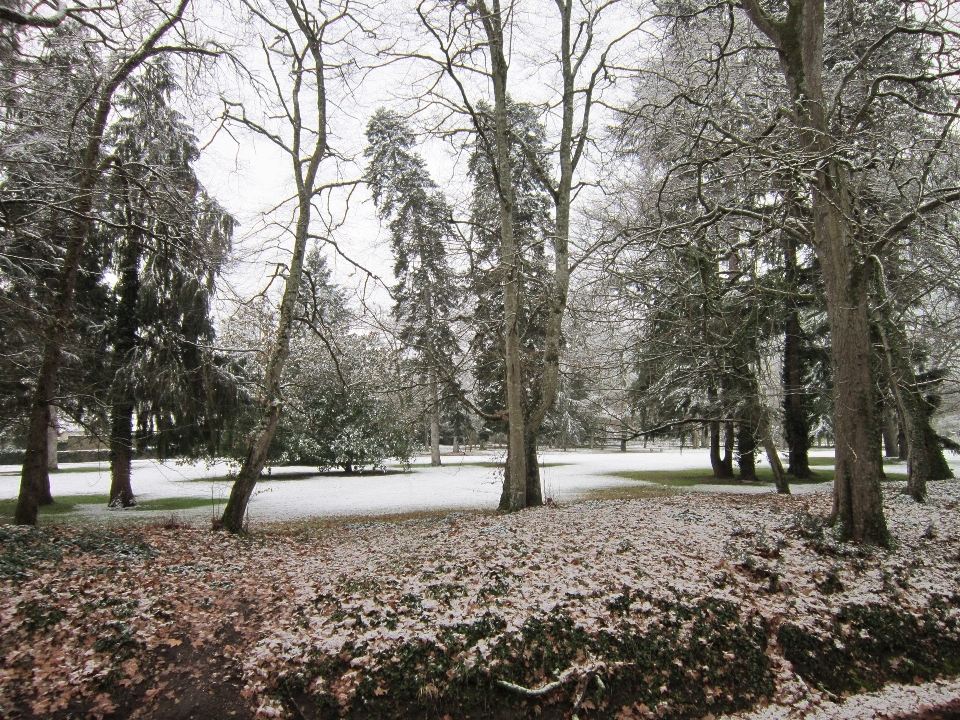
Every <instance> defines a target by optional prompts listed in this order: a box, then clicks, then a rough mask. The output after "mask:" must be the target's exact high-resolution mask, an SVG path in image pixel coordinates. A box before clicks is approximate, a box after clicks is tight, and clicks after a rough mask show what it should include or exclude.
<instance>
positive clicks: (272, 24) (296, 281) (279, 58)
mask: <svg viewBox="0 0 960 720" xmlns="http://www.w3.org/2000/svg"><path fill="white" fill-rule="evenodd" d="M244 7H245V8H246V10H247V11H248V12H249V14H250V17H251V18H252V19H253V20H255V21H257V22H258V23H262V24H263V26H264V27H265V28H266V29H267V31H268V32H269V33H270V34H272V35H273V39H272V40H271V41H270V42H268V41H267V40H266V39H263V40H262V52H263V62H264V63H265V65H266V67H267V70H268V77H269V81H268V84H266V85H265V87H264V88H263V91H264V94H265V95H267V94H268V95H269V100H268V103H269V104H270V105H271V106H272V107H273V109H274V110H275V111H276V114H275V116H274V117H276V118H279V122H278V123H271V119H270V117H269V115H272V111H268V113H267V114H268V117H267V118H266V119H264V120H260V119H258V118H256V117H252V116H251V115H249V114H248V113H247V112H246V109H245V107H244V106H243V105H242V104H237V103H228V104H227V106H226V115H227V117H228V119H229V120H231V121H232V122H235V123H237V124H239V125H241V126H243V127H245V128H247V129H248V130H250V131H252V132H253V133H256V134H257V135H259V136H260V137H263V138H266V139H267V140H269V141H270V142H271V143H273V144H274V146H276V147H277V148H278V149H279V150H280V151H281V152H282V153H283V154H284V155H285V156H286V157H287V158H288V160H289V162H290V170H291V173H292V176H293V181H294V183H295V185H296V195H295V199H294V201H295V203H296V207H295V211H294V220H293V223H292V227H290V228H288V230H287V232H289V234H290V235H291V236H292V239H293V251H292V254H291V257H290V261H289V265H288V266H287V267H286V273H285V275H286V276H285V278H284V285H283V295H282V298H281V301H280V310H279V314H278V317H277V327H276V331H275V334H274V337H273V340H272V345H271V348H270V352H269V356H268V358H267V361H266V365H265V367H264V371H263V379H262V381H261V386H260V389H259V396H258V398H257V404H258V407H259V420H258V422H257V425H256V427H255V428H254V430H253V432H252V433H251V435H250V438H249V441H248V443H247V450H246V453H245V457H244V460H243V464H242V466H241V468H240V472H239V473H238V475H237V479H236V481H235V482H234V484H233V488H232V489H231V491H230V499H229V501H228V502H227V505H226V507H225V508H224V511H223V517H222V519H221V524H222V526H223V527H224V528H225V529H227V530H229V531H231V532H241V531H242V530H243V520H244V515H245V513H246V509H247V503H248V502H249V500H250V495H251V493H252V492H253V489H254V487H255V486H256V484H257V480H258V478H259V477H260V473H261V471H262V470H263V467H264V465H265V464H266V461H267V455H268V451H269V449H270V443H271V441H272V440H273V437H274V435H275V434H276V431H277V423H278V422H279V420H280V414H281V412H282V411H283V394H282V386H281V380H282V377H283V368H284V365H285V363H286V361H287V357H288V355H289V352H290V338H291V335H292V333H293V325H294V316H295V313H296V309H297V302H298V299H299V293H300V288H301V283H302V279H303V264H304V256H305V253H306V250H307V244H308V241H309V239H310V237H311V227H310V226H311V219H312V216H313V212H314V206H313V203H314V202H315V201H316V199H317V197H318V196H319V195H320V194H321V193H323V192H324V191H325V190H327V189H328V188H329V186H328V185H323V184H321V183H320V178H319V174H320V169H321V163H322V161H323V160H324V159H326V158H328V157H329V155H330V148H329V145H328V115H327V111H328V94H327V83H328V75H330V74H332V73H339V72H343V71H344V70H345V67H346V65H349V63H350V60H349V59H347V60H342V61H339V60H332V59H331V58H330V57H329V54H330V49H331V46H334V45H339V46H340V47H346V46H347V45H348V41H347V37H348V35H349V33H350V32H351V31H352V30H353V29H354V28H355V27H358V21H357V19H356V18H355V16H354V15H353V14H352V10H353V9H354V8H353V4H352V3H351V2H350V0H343V1H342V2H339V3H328V2H322V3H320V4H319V6H318V7H317V8H316V9H313V5H312V4H310V3H307V2H305V1H304V0H285V2H280V1H279V0H278V1H276V2H269V1H267V2H264V3H260V2H256V0H250V1H249V2H245V4H244Z"/></svg>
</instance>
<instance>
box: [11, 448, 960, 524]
mask: <svg viewBox="0 0 960 720" xmlns="http://www.w3.org/2000/svg"><path fill="white" fill-rule="evenodd" d="M659 450H660V451H632V452H626V453H621V452H615V451H590V450H575V451H569V452H554V451H551V452H542V453H541V454H540V463H541V465H542V466H545V467H542V469H541V476H542V478H543V487H544V496H545V497H550V498H553V499H554V500H555V501H558V502H565V501H571V500H577V499H580V498H582V497H583V496H584V495H585V494H588V493H589V492H591V491H594V490H599V489H604V488H616V487H624V486H631V485H636V481H633V480H624V479H622V478H617V477H614V476H613V475H612V473H616V472H622V471H646V470H683V469H694V468H707V467H709V466H710V459H709V454H708V450H706V449H700V450H680V449H678V448H664V449H659ZM811 454H812V456H814V457H816V456H820V457H829V456H832V454H833V451H832V450H815V451H813V452H812V453H811ZM503 456H504V452H503V451H502V450H494V451H487V452H483V453H475V454H471V455H452V454H450V455H445V456H444V458H443V463H444V464H443V466H441V467H438V468H432V467H429V465H428V463H429V459H428V458H418V459H417V461H416V462H415V464H414V466H413V467H412V468H411V470H410V472H402V471H400V470H399V468H398V469H397V470H398V471H397V472H396V473H394V474H390V475H383V476H353V477H348V476H343V475H340V474H338V473H326V474H320V473H319V472H317V469H316V468H313V467H282V468H273V469H272V471H271V475H269V476H265V477H263V478H262V479H261V481H260V482H259V483H258V485H257V488H256V489H255V490H254V495H253V497H252V499H251V501H250V519H251V520H252V521H253V522H270V521H276V520H297V519H305V518H311V517H336V516H351V515H363V516H365V515H386V514H394V513H407V512H416V511H443V510H450V511H454V510H493V509H496V507H497V504H498V502H499V499H500V491H501V488H502V483H503V471H502V470H501V469H500V468H497V467H491V466H490V463H495V462H498V461H502V460H503ZM950 460H951V462H952V464H953V466H954V469H955V471H956V472H957V474H958V475H960V458H958V457H957V456H953V455H951V456H950ZM761 464H763V462H761ZM236 470H237V468H236V466H232V465H230V464H227V463H224V462H218V463H215V464H207V463H202V462H201V463H196V464H183V463H178V462H176V461H167V462H162V463H161V462H158V461H154V460H138V461H135V462H134V464H133V489H134V492H135V493H136V496H137V497H138V498H139V499H141V500H153V499H158V498H181V497H190V498H206V499H213V500H216V501H222V502H226V498H227V497H228V495H229V493H230V486H231V479H230V478H231V473H235V472H236ZM888 470H890V471H892V472H897V471H898V470H899V471H900V472H903V473H905V472H906V468H905V466H902V465H901V466H896V465H894V466H888ZM64 471H67V472H64ZM273 473H276V475H277V476H278V477H279V478H280V479H276V478H274V477H272V475H273ZM311 473H316V474H315V475H312V476H311ZM19 476H20V468H19V467H18V466H13V465H6V466H0V500H2V499H7V498H14V497H16V496H17V493H18V490H19V482H20V477H19ZM291 476H293V477H291ZM284 477H285V478H286V479H283V478H284ZM50 483H51V489H52V491H53V494H54V497H58V496H59V497H63V496H67V495H105V494H108V493H109V491H110V466H109V464H108V463H106V462H102V463H62V464H61V472H59V473H55V474H53V475H51V478H50ZM824 487H826V485H825V484H821V485H816V484H808V485H797V486H795V487H794V489H793V490H794V492H795V493H804V492H812V491H815V490H818V489H823V488H824ZM694 489H696V490H698V491H702V492H725V493H729V492H736V493H770V492H773V487H772V486H771V485H767V484H764V485H761V484H753V485H743V486H730V485H699V486H697V487H696V488H694ZM80 507H81V508H82V509H81V512H82V513H83V514H84V515H90V516H102V515H107V514H110V513H113V512H115V511H110V510H107V509H106V508H105V507H102V506H101V505H82V506H80ZM192 512H193V514H197V515H200V514H203V515H205V514H209V512H210V511H209V510H206V509H205V510H195V511H192Z"/></svg>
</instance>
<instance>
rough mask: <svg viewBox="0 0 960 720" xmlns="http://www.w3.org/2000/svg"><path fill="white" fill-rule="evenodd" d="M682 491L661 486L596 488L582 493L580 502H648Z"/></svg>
mask: <svg viewBox="0 0 960 720" xmlns="http://www.w3.org/2000/svg"><path fill="white" fill-rule="evenodd" d="M681 492H682V490H680V489H678V488H672V487H665V486H660V485H622V486H620V487H607V488H594V489H592V490H587V491H585V492H583V493H580V494H579V495H578V497H577V499H578V500H646V499H648V498H661V497H670V496H671V495H678V494H680V493H681Z"/></svg>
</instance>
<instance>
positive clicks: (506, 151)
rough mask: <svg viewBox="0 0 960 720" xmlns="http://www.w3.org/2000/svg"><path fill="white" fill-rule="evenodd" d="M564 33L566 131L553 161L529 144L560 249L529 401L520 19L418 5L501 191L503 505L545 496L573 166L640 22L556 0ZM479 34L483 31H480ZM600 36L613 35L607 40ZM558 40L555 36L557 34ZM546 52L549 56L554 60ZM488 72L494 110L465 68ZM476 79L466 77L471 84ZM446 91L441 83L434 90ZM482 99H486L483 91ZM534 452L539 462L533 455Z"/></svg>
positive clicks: (509, 9) (495, 5)
mask: <svg viewBox="0 0 960 720" xmlns="http://www.w3.org/2000/svg"><path fill="white" fill-rule="evenodd" d="M554 6H555V8H556V12H557V14H556V18H555V21H556V23H557V30H558V33H557V34H556V35H552V36H551V38H550V41H549V42H548V44H547V47H545V48H544V57H549V58H551V59H553V60H555V62H556V65H555V67H554V69H555V71H556V74H557V76H558V81H557V82H556V83H555V84H551V88H552V89H554V91H555V93H556V94H555V96H554V101H555V102H554V103H553V104H552V105H551V103H547V104H546V105H547V107H556V108H557V115H558V117H557V121H558V122H557V126H558V127H559V132H558V134H557V137H556V138H555V142H554V143H552V144H551V150H553V152H552V153H551V160H554V159H555V166H554V167H551V166H549V165H548V164H547V163H545V162H541V161H540V159H539V158H536V153H535V149H534V148H529V150H530V152H525V155H526V156H527V159H528V161H529V162H530V163H531V164H532V165H534V166H535V168H536V173H537V176H538V178H539V180H540V182H541V184H542V185H543V187H544V188H545V189H546V190H547V192H548V193H549V195H550V197H551V200H552V203H553V214H554V218H553V223H554V232H553V234H552V235H551V237H550V245H551V247H550V250H551V252H552V255H553V258H552V259H553V262H552V271H551V275H552V277H551V278H550V279H549V283H548V285H547V289H546V298H547V302H546V312H545V314H546V318H547V319H546V323H545V327H544V341H543V363H542V371H541V373H540V377H541V380H540V383H539V389H538V390H537V392H536V395H535V397H532V398H531V402H530V406H529V410H528V411H525V410H524V407H523V404H524V403H523V398H524V394H525V393H527V392H528V391H529V388H525V387H524V380H523V372H522V365H521V363H522V354H523V347H522V343H521V340H520V316H521V308H522V306H523V298H522V292H523V290H522V283H521V272H522V270H521V259H520V253H519V246H518V244H517V241H516V237H515V235H514V229H515V228H514V225H515V214H516V193H515V187H514V165H515V163H514V161H513V158H512V157H511V152H510V147H511V144H512V143H514V142H518V143H520V145H521V147H522V146H523V144H524V142H525V138H516V137H512V136H511V130H512V129H511V123H510V117H509V114H510V111H509V106H510V92H509V87H508V80H509V78H508V75H509V69H510V57H509V55H510V48H509V46H508V44H507V42H506V38H507V36H508V34H509V33H510V32H513V31H514V30H515V29H517V28H516V27H515V26H514V25H513V18H514V17H515V14H514V13H513V10H514V8H513V5H512V4H507V5H503V4H502V3H501V2H500V0H492V2H491V3H487V2H486V1H485V0H478V2H477V3H475V4H473V5H462V4H454V5H452V6H448V5H447V4H445V3H439V4H428V3H427V2H423V3H421V4H420V5H419V6H418V13H419V16H420V19H421V22H422V23H423V26H424V27H425V28H426V30H427V32H428V33H429V34H430V36H431V38H432V39H433V41H434V43H435V46H436V48H437V49H436V51H435V54H434V55H433V56H429V55H427V54H426V53H424V52H420V53H418V54H417V56H418V57H419V58H421V59H426V58H429V59H430V61H431V62H433V63H435V64H436V66H437V67H438V68H439V70H440V72H441V73H442V74H444V75H445V76H446V77H447V78H448V79H449V80H450V83H451V85H452V92H451V93H450V94H448V95H442V96H440V97H438V101H439V102H440V103H441V105H442V106H443V107H444V108H445V111H447V112H448V111H450V110H451V109H452V110H453V111H455V112H457V113H459V114H460V116H461V117H463V116H465V117H467V118H468V119H469V122H470V125H471V131H472V132H473V133H474V135H475V137H476V144H477V145H478V146H479V147H480V148H481V150H482V152H484V153H485V154H486V156H487V161H488V163H489V165H490V168H491V174H492V180H493V186H494V188H495V190H496V196H497V198H498V206H499V214H500V223H499V227H500V250H499V254H500V259H499V271H500V279H501V283H502V285H503V313H504V323H503V327H504V342H503V345H504V370H505V371H504V391H505V397H504V400H505V403H504V404H505V408H504V417H505V419H506V420H507V422H508V451H507V463H506V468H505V472H504V492H503V495H502V497H501V507H502V508H503V509H508V510H517V509H520V508H523V507H525V506H527V505H529V504H537V503H539V502H541V500H540V497H541V492H540V477H539V471H538V469H537V467H536V462H535V458H536V442H537V433H538V432H539V428H540V425H541V424H542V422H543V420H544V418H545V416H546V414H547V412H548V411H549V410H550V408H551V406H552V404H553V402H554V399H555V397H556V393H557V387H558V384H559V378H560V348H561V342H562V327H563V315H564V311H565V309H566V305H567V295H568V291H569V284H570V266H571V263H570V251H569V244H570V233H571V205H572V200H573V197H574V194H575V188H576V187H577V181H576V179H575V175H576V173H577V170H578V167H579V166H580V163H581V161H582V159H583V157H584V152H585V149H586V148H587V144H588V139H589V131H590V118H591V112H592V111H593V108H594V105H595V103H596V102H597V99H598V95H599V93H600V90H601V88H602V87H603V86H605V85H607V84H612V82H613V80H614V76H615V68H614V63H608V61H607V58H608V55H609V54H610V53H611V52H612V51H613V49H614V48H615V47H616V46H617V45H618V43H619V42H621V41H622V40H623V39H624V38H625V37H629V36H630V35H631V34H632V33H633V31H634V29H635V28H634V27H631V26H630V25H627V26H624V24H623V23H622V20H623V17H622V16H620V17H618V18H617V20H616V21H615V22H617V27H618V29H617V31H612V32H611V31H605V29H604V28H603V27H602V20H605V19H606V17H607V15H608V14H609V13H607V12H606V11H608V10H609V9H610V8H611V7H612V6H615V5H613V4H610V3H596V4H594V3H574V2H572V0H556V2H555V3H554ZM475 33H476V34H479V36H480V38H481V39H480V40H478V39H477V38H476V37H475ZM603 38H606V40H605V41H604V39H603ZM554 41H558V42H557V43H556V44H554ZM547 62H549V61H547ZM468 76H473V77H477V78H482V79H483V81H484V82H485V83H488V85H487V87H488V88H489V89H490V90H492V102H491V103H490V105H489V106H490V107H491V112H490V113H489V115H488V114H486V113H484V112H482V109H481V107H480V104H479V102H478V101H477V100H476V99H475V98H474V97H473V95H472V94H471V91H470V87H472V81H468V80H467V77H468ZM468 83H469V87H468ZM436 92H437V93H438V94H442V91H441V90H439V89H438V90H437V91H436ZM484 99H489V97H488V98H484ZM531 458H532V460H533V461H532V462H531Z"/></svg>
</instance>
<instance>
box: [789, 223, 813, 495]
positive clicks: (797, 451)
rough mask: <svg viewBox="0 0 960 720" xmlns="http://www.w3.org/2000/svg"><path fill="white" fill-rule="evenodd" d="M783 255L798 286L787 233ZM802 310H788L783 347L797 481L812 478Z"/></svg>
mask: <svg viewBox="0 0 960 720" xmlns="http://www.w3.org/2000/svg"><path fill="white" fill-rule="evenodd" d="M785 235H786V238H785V242H784V256H785V269H786V279H787V286H788V287H789V288H795V287H796V285H797V247H796V243H795V241H794V240H793V238H792V237H790V235H789V234H788V233H785ZM802 342H803V330H802V328H801V327H800V311H799V310H798V309H797V307H796V306H795V304H791V307H789V308H788V310H787V318H786V332H785V337H784V344H783V430H784V435H785V436H786V440H787V447H788V448H789V450H790V455H789V462H788V465H787V467H788V469H787V472H789V473H790V475H792V476H793V477H795V478H808V477H810V460H809V451H810V413H809V409H808V403H807V397H806V391H805V388H804V384H803V358H802V356H801V343H802Z"/></svg>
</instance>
